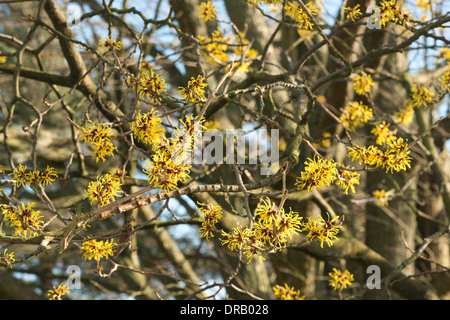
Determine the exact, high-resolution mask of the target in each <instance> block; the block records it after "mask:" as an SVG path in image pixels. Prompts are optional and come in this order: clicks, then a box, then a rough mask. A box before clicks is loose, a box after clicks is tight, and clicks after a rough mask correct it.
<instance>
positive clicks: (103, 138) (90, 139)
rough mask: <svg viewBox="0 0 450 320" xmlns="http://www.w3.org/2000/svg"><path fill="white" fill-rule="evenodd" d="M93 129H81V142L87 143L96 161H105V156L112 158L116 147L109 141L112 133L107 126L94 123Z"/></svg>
mask: <svg viewBox="0 0 450 320" xmlns="http://www.w3.org/2000/svg"><path fill="white" fill-rule="evenodd" d="M93 126H94V127H93V128H90V127H87V126H85V127H82V128H81V132H80V134H81V141H84V142H85V143H89V145H90V146H91V148H92V151H93V153H94V155H95V158H96V161H98V160H99V159H102V160H103V161H105V157H106V156H113V155H114V150H115V149H116V147H115V146H114V144H113V143H112V141H111V138H112V137H113V131H112V129H111V128H110V127H109V126H108V125H104V124H100V123H94V124H93Z"/></svg>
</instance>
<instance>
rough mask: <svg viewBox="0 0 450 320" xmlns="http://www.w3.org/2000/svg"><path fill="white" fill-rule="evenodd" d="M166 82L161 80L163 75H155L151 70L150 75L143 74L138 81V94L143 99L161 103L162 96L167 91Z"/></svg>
mask: <svg viewBox="0 0 450 320" xmlns="http://www.w3.org/2000/svg"><path fill="white" fill-rule="evenodd" d="M166 87H167V85H166V81H165V80H164V79H163V78H161V73H154V72H153V69H150V74H149V73H147V72H143V73H142V74H141V76H140V77H139V81H138V93H139V97H140V98H141V99H146V100H149V101H150V102H152V103H153V102H158V101H161V99H162V98H161V94H162V93H163V92H165V91H166Z"/></svg>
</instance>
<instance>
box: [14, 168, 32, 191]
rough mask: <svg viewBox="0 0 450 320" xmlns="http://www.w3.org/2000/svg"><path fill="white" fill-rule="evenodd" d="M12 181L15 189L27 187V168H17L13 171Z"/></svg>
mask: <svg viewBox="0 0 450 320" xmlns="http://www.w3.org/2000/svg"><path fill="white" fill-rule="evenodd" d="M12 180H14V181H15V182H14V183H15V184H16V186H17V187H20V186H24V187H25V186H26V185H28V174H27V166H22V165H21V164H19V166H18V167H17V168H16V169H14V170H13V173H12Z"/></svg>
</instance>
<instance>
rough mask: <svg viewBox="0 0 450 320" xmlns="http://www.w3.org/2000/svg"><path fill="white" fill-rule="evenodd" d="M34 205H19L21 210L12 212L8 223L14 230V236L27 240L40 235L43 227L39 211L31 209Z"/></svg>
mask: <svg viewBox="0 0 450 320" xmlns="http://www.w3.org/2000/svg"><path fill="white" fill-rule="evenodd" d="M34 205H35V203H34V202H33V203H28V205H25V204H24V203H21V208H18V209H17V210H14V215H13V216H12V215H11V216H10V220H9V223H10V225H11V226H12V227H14V228H15V231H14V234H15V235H18V236H21V237H24V238H29V237H34V236H37V235H39V234H40V232H41V231H42V228H43V226H44V222H43V221H42V220H41V218H42V216H40V215H39V214H40V211H35V210H34V209H33V207H34Z"/></svg>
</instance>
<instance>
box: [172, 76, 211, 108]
mask: <svg viewBox="0 0 450 320" xmlns="http://www.w3.org/2000/svg"><path fill="white" fill-rule="evenodd" d="M204 80H205V78H204V77H203V76H201V75H199V76H197V79H195V78H194V77H191V80H190V81H189V82H188V85H187V87H186V88H183V87H179V88H178V89H179V90H178V94H179V95H181V97H182V98H183V99H185V100H186V101H191V102H194V101H197V100H203V99H205V89H204V88H205V87H207V86H208V84H207V83H203V81H204Z"/></svg>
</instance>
